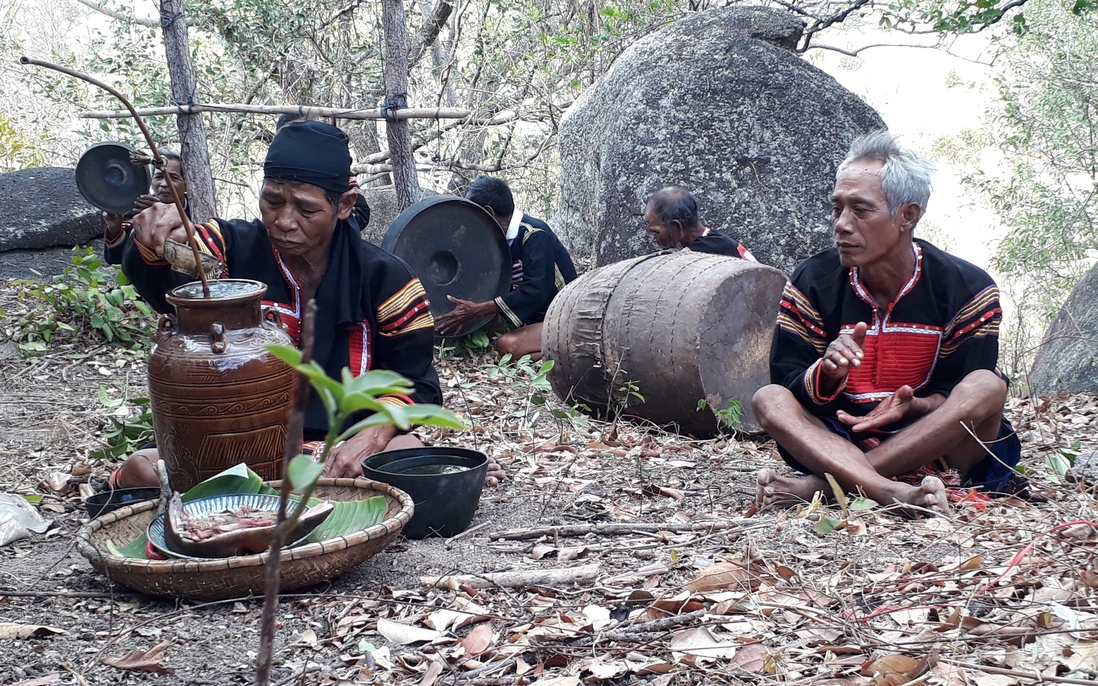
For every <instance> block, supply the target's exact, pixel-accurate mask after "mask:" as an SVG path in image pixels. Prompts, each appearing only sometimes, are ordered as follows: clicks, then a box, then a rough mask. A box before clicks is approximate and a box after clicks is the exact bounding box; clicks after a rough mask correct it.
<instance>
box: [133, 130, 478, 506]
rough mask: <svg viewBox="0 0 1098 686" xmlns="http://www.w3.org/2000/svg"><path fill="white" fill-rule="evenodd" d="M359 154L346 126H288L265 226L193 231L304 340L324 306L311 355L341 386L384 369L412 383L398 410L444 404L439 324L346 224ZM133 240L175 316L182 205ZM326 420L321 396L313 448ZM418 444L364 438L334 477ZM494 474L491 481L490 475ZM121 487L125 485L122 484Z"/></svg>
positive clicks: (263, 201)
mask: <svg viewBox="0 0 1098 686" xmlns="http://www.w3.org/2000/svg"><path fill="white" fill-rule="evenodd" d="M350 168H351V156H350V153H349V151H348V148H347V137H346V135H345V134H344V133H343V132H342V131H341V130H339V129H338V128H336V127H334V126H331V125H329V124H325V123H322V122H316V121H308V122H301V123H296V124H291V125H289V126H286V127H285V128H283V129H281V130H280V131H279V132H278V133H277V134H276V136H275V139H274V141H273V142H272V143H271V147H270V149H269V151H268V153H267V159H266V161H265V162H264V165H263V171H264V179H263V186H262V189H261V191H260V195H259V211H260V215H261V219H259V220H253V221H244V220H228V221H226V220H222V219H212V220H210V221H209V222H206V223H205V224H199V225H197V226H196V227H195V228H196V236H197V238H198V239H199V243H200V244H201V247H202V249H203V250H204V251H207V252H209V253H210V254H212V255H213V256H215V257H216V258H217V259H219V260H220V261H221V262H222V263H223V264H224V269H223V271H222V274H221V276H222V277H233V278H244V279H255V280H257V281H262V282H263V283H265V284H267V293H266V295H265V298H266V299H265V300H264V304H265V305H267V306H269V307H271V308H273V310H274V311H275V312H277V313H278V314H279V316H280V317H281V318H282V321H283V323H284V324H286V326H287V329H288V331H289V333H290V335H291V336H292V337H293V338H294V341H295V343H297V342H299V341H298V339H299V336H300V331H301V318H302V313H303V309H304V306H305V304H306V303H307V302H308V301H309V300H310V299H311V298H314V297H315V298H316V301H317V316H316V326H315V329H316V330H315V339H314V349H313V358H314V359H315V360H316V361H317V362H318V363H320V365H321V366H322V367H324V369H325V371H326V372H327V373H328V374H329V375H331V376H334V377H336V378H339V374H340V372H341V370H342V369H343V368H344V367H349V368H350V369H351V371H352V373H354V374H361V373H363V372H365V371H367V370H369V369H387V370H390V371H394V372H397V373H399V374H401V375H403V376H405V377H407V378H408V379H409V380H410V381H411V382H412V383H413V385H414V390H413V391H412V392H411V393H410V394H409V395H407V396H387V397H384V398H382V400H383V401H385V402H392V403H401V404H407V403H417V402H418V403H441V401H442V393H441V391H440V389H439V384H438V376H437V375H436V373H435V370H434V367H433V366H432V355H433V341H434V323H433V320H432V318H431V312H430V309H429V308H428V305H427V299H426V295H425V293H424V291H423V287H422V286H421V285H420V282H419V279H417V278H416V277H415V276H414V275H413V274H412V273H411V271H410V270H409V269H408V266H407V265H406V264H404V262H402V261H401V260H400V259H399V258H397V257H394V256H393V255H390V254H389V253H387V252H385V251H383V250H381V249H380V248H378V247H376V246H373V245H371V244H369V243H366V242H365V241H363V240H362V239H361V236H360V235H359V232H358V230H357V228H356V226H355V225H354V224H353V223H351V222H348V218H349V217H350V216H351V214H352V212H353V210H354V208H355V201H356V196H357V195H358V194H357V192H356V191H354V190H352V189H351V187H350V181H351V179H350ZM133 224H134V234H133V235H134V241H133V243H132V248H131V249H129V250H127V252H126V254H125V256H124V258H123V270H124V272H125V273H126V276H127V277H128V278H129V279H130V281H131V282H133V284H134V286H135V287H136V288H137V289H138V292H140V293H141V295H142V296H143V297H145V299H146V300H147V301H148V302H149V303H150V304H152V305H153V306H154V307H156V308H157V309H158V310H160V311H161V312H167V311H170V307H169V305H168V304H167V303H166V301H165V298H164V293H165V292H166V290H167V289H168V288H169V287H170V286H171V285H172V284H173V281H172V278H171V266H170V265H169V264H168V263H167V262H166V261H165V260H164V259H163V257H162V255H163V252H162V251H163V245H164V241H165V239H169V238H170V239H172V240H176V241H180V242H182V241H184V240H186V236H185V232H184V229H183V227H182V223H181V220H180V218H179V214H178V212H177V211H176V209H175V206H174V205H156V206H154V207H153V208H150V209H148V210H146V211H144V212H142V213H141V214H139V215H137V216H136V217H134V222H133ZM326 429H327V421H326V417H325V414H324V409H323V406H322V404H321V402H320V399H319V398H318V397H317V396H316V395H315V394H314V395H313V398H312V400H311V402H310V404H309V408H308V411H307V414H306V418H305V440H307V441H308V440H317V439H320V438H323V436H324V433H325V431H326ZM414 445H421V444H420V443H419V441H418V439H416V438H415V437H414V436H412V435H400V434H397V433H396V432H395V429H394V428H393V427H375V428H371V429H367V430H366V431H363V432H361V433H359V434H358V435H356V436H355V437H354V438H351V439H349V440H347V441H346V442H344V443H343V444H341V445H340V446H337V447H336V448H334V449H333V451H332V455H331V457H330V459H329V461H328V464H327V465H326V467H325V475H327V476H348V477H349V476H360V475H361V468H360V467H359V463H360V461H361V459H362V458H363V457H365V456H367V455H371V454H373V453H376V452H379V451H382V450H385V449H393V448H398V447H411V446H414ZM494 475H495V474H494V472H493V476H494ZM123 478H124V480H125V481H126V483H125V484H124V485H126V486H130V485H136V484H131V483H129V480H128V479H126V478H125V476H124V477H123Z"/></svg>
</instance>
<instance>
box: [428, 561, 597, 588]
mask: <svg viewBox="0 0 1098 686" xmlns="http://www.w3.org/2000/svg"><path fill="white" fill-rule="evenodd" d="M598 574H599V566H598V565H582V566H579V567H565V568H563V569H527V570H523V571H520V572H494V573H489V574H458V575H453V576H421V577H419V582H420V583H421V584H423V585H424V586H437V587H444V588H449V589H451V590H456V589H457V588H458V587H459V586H471V587H472V588H491V587H493V586H500V587H503V588H516V587H519V586H564V585H567V584H579V583H589V582H591V581H594V580H595V577H597V576H598Z"/></svg>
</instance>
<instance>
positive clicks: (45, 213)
mask: <svg viewBox="0 0 1098 686" xmlns="http://www.w3.org/2000/svg"><path fill="white" fill-rule="evenodd" d="M102 234H103V219H102V218H101V217H100V214H99V211H98V210H96V209H95V208H94V207H92V206H91V205H89V204H88V203H87V201H85V200H84V198H83V196H81V195H80V191H78V190H77V189H76V175H75V172H74V171H73V170H72V169H69V168H63V167H35V168H32V169H23V170H22V171H17V172H11V173H8V174H0V252H2V251H5V250H17V249H37V248H48V247H51V246H55V245H68V246H72V245H81V244H83V243H86V242H88V241H89V240H91V239H93V238H96V237H98V236H101V235H102Z"/></svg>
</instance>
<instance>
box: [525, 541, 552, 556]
mask: <svg viewBox="0 0 1098 686" xmlns="http://www.w3.org/2000/svg"><path fill="white" fill-rule="evenodd" d="M554 550H556V548H555V547H553V546H551V545H545V544H544V543H539V544H537V545H536V546H534V549H533V550H531V551H530V552H529V553H528V554H527V555H526V557H528V558H530V559H531V560H540V559H541V558H543V557H545V556H546V555H548V554H549V553H551V552H553V551H554Z"/></svg>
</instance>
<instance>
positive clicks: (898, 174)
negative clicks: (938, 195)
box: [835, 129, 930, 217]
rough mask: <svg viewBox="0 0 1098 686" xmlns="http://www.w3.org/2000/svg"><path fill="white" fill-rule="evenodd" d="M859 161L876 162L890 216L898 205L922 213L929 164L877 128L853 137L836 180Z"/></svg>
mask: <svg viewBox="0 0 1098 686" xmlns="http://www.w3.org/2000/svg"><path fill="white" fill-rule="evenodd" d="M860 160H877V161H878V162H882V163H883V164H884V166H883V167H881V171H880V174H879V178H880V179H881V192H882V193H884V197H885V200H886V201H887V202H888V211H889V212H890V213H891V214H892V216H893V217H895V216H896V212H897V211H898V210H899V209H900V205H906V204H907V203H915V204H916V205H918V206H919V209H920V210H922V212H921V213H920V216H922V214H925V213H926V204H927V202H928V201H929V200H930V164H929V163H928V162H926V161H925V160H923V159H922V158H920V157H919V156H918V155H916V154H915V153H914V152H912V151H910V150H908V149H907V148H904V147H901V146H900V144H899V143H897V142H896V139H895V138H894V137H893V136H892V134H891V133H889V132H888V130H887V129H878V130H877V131H873V132H871V133H867V134H866V135H864V136H861V137H859V138H856V139H855V140H854V142H853V143H851V144H850V152H848V153H847V154H846V158H845V159H844V160H843V161H842V164H840V165H839V168H838V170H837V171H836V172H835V180H836V181H838V180H839V177H840V176H842V174H843V172H845V171H846V170H847V168H849V167H850V165H852V164H854V163H855V162H858V161H860Z"/></svg>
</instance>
